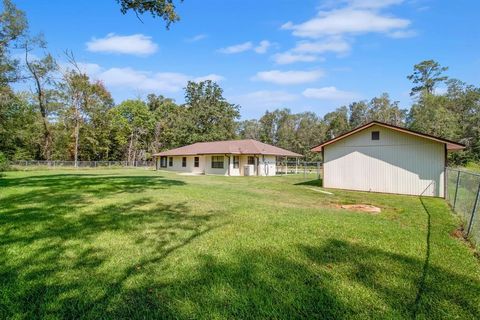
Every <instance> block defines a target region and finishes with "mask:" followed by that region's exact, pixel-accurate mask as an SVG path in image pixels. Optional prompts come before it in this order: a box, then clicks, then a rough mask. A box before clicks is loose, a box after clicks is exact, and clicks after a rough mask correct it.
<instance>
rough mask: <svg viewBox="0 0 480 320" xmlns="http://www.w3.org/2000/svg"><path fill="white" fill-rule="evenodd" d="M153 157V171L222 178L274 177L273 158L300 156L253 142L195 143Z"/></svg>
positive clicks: (247, 140) (274, 165) (274, 160)
mask: <svg viewBox="0 0 480 320" xmlns="http://www.w3.org/2000/svg"><path fill="white" fill-rule="evenodd" d="M153 156H154V157H155V158H156V167H157V170H159V169H162V170H171V171H179V172H185V173H192V174H214V175H226V176H274V175H275V174H276V170H277V168H276V159H277V157H290V158H299V157H302V155H301V154H298V153H295V152H292V151H288V150H285V149H282V148H278V147H275V146H272V145H269V144H266V143H262V142H260V141H256V140H253V139H246V140H229V141H213V142H197V143H194V144H191V145H188V146H183V147H180V148H176V149H172V150H167V151H163V152H160V153H157V154H154V155H153Z"/></svg>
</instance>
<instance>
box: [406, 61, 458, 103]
mask: <svg viewBox="0 0 480 320" xmlns="http://www.w3.org/2000/svg"><path fill="white" fill-rule="evenodd" d="M447 70H448V67H442V66H441V65H440V63H438V62H437V61H435V60H425V61H422V62H420V63H417V64H416V65H414V66H413V73H412V74H411V75H409V76H407V79H408V80H410V81H412V82H413V84H414V87H413V88H412V90H411V92H410V95H411V96H415V95H418V94H433V92H434V89H435V86H436V85H437V84H439V83H442V82H445V81H446V80H447V79H448V77H447V76H445V75H444V72H445V71H447Z"/></svg>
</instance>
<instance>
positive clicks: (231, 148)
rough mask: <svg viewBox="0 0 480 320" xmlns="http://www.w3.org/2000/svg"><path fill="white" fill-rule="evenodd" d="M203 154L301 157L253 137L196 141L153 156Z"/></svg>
mask: <svg viewBox="0 0 480 320" xmlns="http://www.w3.org/2000/svg"><path fill="white" fill-rule="evenodd" d="M204 154H262V155H272V156H287V157H303V156H302V155H301V154H298V153H295V152H292V151H288V150H285V149H282V148H278V147H275V146H272V145H269V144H266V143H263V142H260V141H256V140H253V139H246V140H229V141H214V142H197V143H194V144H190V145H188V146H184V147H180V148H176V149H171V150H167V151H163V152H160V153H156V154H154V156H157V157H158V156H191V155H204Z"/></svg>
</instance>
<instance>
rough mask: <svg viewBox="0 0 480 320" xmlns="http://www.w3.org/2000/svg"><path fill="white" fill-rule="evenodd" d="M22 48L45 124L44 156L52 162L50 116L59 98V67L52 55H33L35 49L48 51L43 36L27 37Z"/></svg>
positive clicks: (26, 67) (27, 76) (28, 76)
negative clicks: (57, 92)
mask: <svg viewBox="0 0 480 320" xmlns="http://www.w3.org/2000/svg"><path fill="white" fill-rule="evenodd" d="M21 48H22V49H23V50H24V54H25V60H24V63H25V69H26V71H27V75H26V78H27V79H29V80H31V81H32V83H33V87H34V88H35V89H34V93H35V97H36V104H37V106H38V110H39V112H40V115H41V119H42V124H43V146H42V149H43V150H42V156H43V158H44V159H46V160H50V155H51V149H52V132H51V129H50V125H49V116H50V113H51V111H52V110H51V109H52V105H55V103H54V102H53V103H52V101H54V100H55V99H56V97H57V95H56V91H55V90H54V85H55V79H54V77H55V74H56V72H57V71H58V65H57V63H56V61H55V59H54V58H53V57H52V55H51V54H49V53H45V55H44V56H43V57H41V58H36V57H35V56H32V55H31V52H32V51H33V50H35V49H43V50H44V49H46V42H45V40H44V39H43V36H41V35H40V36H37V37H26V38H25V40H24V41H23V42H22V44H21Z"/></svg>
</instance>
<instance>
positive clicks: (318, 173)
mask: <svg viewBox="0 0 480 320" xmlns="http://www.w3.org/2000/svg"><path fill="white" fill-rule="evenodd" d="M317 179H320V162H317Z"/></svg>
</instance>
